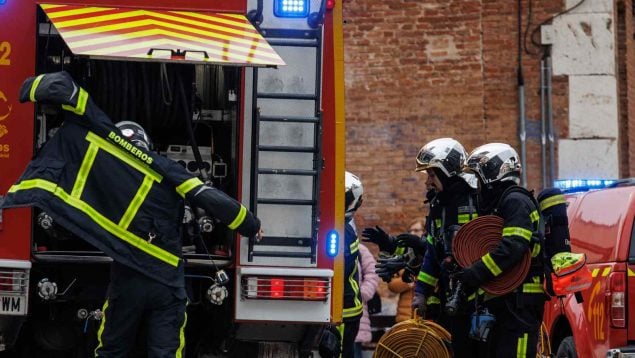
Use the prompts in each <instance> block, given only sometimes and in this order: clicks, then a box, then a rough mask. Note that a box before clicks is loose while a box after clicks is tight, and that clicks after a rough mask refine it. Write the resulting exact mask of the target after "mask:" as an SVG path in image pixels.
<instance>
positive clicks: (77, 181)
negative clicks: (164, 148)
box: [4, 72, 262, 357]
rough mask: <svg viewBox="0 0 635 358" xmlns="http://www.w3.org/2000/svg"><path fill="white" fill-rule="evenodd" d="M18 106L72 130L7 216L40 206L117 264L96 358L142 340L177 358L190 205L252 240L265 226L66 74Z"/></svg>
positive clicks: (45, 156)
mask: <svg viewBox="0 0 635 358" xmlns="http://www.w3.org/2000/svg"><path fill="white" fill-rule="evenodd" d="M20 101H21V102H26V101H32V102H40V103H42V104H52V105H61V106H62V109H63V110H65V112H64V113H65V116H64V124H63V125H62V126H61V128H60V129H59V130H58V131H57V132H56V134H55V135H54V136H53V137H52V138H51V139H50V140H49V141H48V142H47V144H46V146H45V147H44V148H43V149H42V150H41V151H40V153H38V155H37V156H36V157H35V159H34V160H33V161H32V162H31V163H29V166H28V167H27V169H26V171H25V173H24V174H23V175H22V177H21V178H20V179H19V181H18V182H17V183H16V184H14V185H13V186H12V187H11V188H10V189H9V193H8V195H7V197H6V201H5V202H4V206H5V207H14V206H24V205H35V206H38V207H40V208H41V209H43V210H44V211H46V212H47V213H49V215H51V216H52V217H53V219H54V220H55V222H57V223H59V224H60V225H61V226H63V227H64V228H65V229H67V230H69V231H70V232H72V233H73V234H74V235H76V236H78V237H80V238H82V239H84V240H86V241H87V242H89V243H90V244H92V245H94V246H95V247H97V248H98V249H100V250H102V251H103V252H104V253H105V254H107V255H108V256H110V257H112V258H113V261H114V262H113V264H112V271H111V282H110V286H109V289H108V298H107V300H106V302H105V304H104V306H103V312H104V316H103V319H102V321H101V326H100V328H99V330H98V346H97V348H96V350H95V355H96V356H97V357H124V356H127V352H128V351H129V350H130V349H131V346H132V345H133V343H134V340H135V336H136V334H137V330H138V329H140V328H141V327H142V326H143V327H144V328H145V329H146V332H147V350H148V357H175V356H177V357H179V356H181V355H182V354H183V348H184V345H185V339H184V334H183V333H184V332H183V330H184V327H185V324H186V313H185V309H186V303H187V297H186V293H185V288H184V287H185V282H184V281H185V276H184V262H183V259H182V258H181V238H180V236H179V227H180V224H181V222H182V215H183V202H184V200H187V201H188V202H189V203H190V204H192V205H195V206H198V207H200V208H202V209H204V210H205V211H206V212H208V213H209V214H210V215H212V216H213V217H215V218H216V219H218V220H219V221H220V222H222V223H224V224H225V225H227V226H228V227H229V228H230V229H234V230H237V231H238V232H239V233H240V234H242V235H245V236H250V237H251V236H256V235H257V236H258V238H260V237H261V235H262V231H261V230H260V221H259V220H258V218H256V217H255V216H254V215H253V214H251V213H250V212H249V211H247V209H246V208H245V207H244V206H242V205H241V204H240V203H239V202H237V201H236V200H234V199H232V198H230V197H229V196H227V195H226V194H224V193H223V192H221V191H219V190H217V189H215V188H212V187H210V186H208V185H205V184H204V183H203V182H201V180H199V179H198V178H196V177H194V176H192V175H191V174H189V173H188V172H187V171H186V170H185V169H184V168H182V167H181V166H180V165H179V164H177V163H176V162H173V161H172V160H170V159H168V158H165V157H163V156H160V155H158V154H157V153H155V152H152V151H151V150H149V149H150V142H149V139H148V137H147V135H146V134H145V131H144V130H143V128H141V127H140V126H138V125H137V124H135V123H133V122H122V123H120V124H119V126H115V125H114V124H112V122H111V121H110V119H109V118H108V117H107V116H106V115H105V114H104V113H103V112H102V111H101V110H100V109H99V108H98V107H97V106H96V105H95V104H94V103H93V101H92V99H91V98H90V96H89V95H88V93H86V91H84V89H82V88H81V87H79V86H78V85H77V84H76V83H75V82H74V81H73V79H72V78H71V76H70V75H69V74H68V73H66V72H57V73H51V74H45V75H40V76H37V77H31V78H28V79H27V80H26V81H25V82H24V84H23V85H22V88H21V90H20Z"/></svg>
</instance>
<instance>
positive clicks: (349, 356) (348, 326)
mask: <svg viewBox="0 0 635 358" xmlns="http://www.w3.org/2000/svg"><path fill="white" fill-rule="evenodd" d="M360 319H361V316H359V317H358V318H357V319H356V320H351V321H346V320H345V321H344V322H343V323H342V324H340V325H339V326H338V330H339V331H340V335H341V337H342V355H341V356H340V357H341V358H353V357H354V354H355V337H357V331H359V321H360Z"/></svg>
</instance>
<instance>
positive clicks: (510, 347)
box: [455, 143, 545, 358]
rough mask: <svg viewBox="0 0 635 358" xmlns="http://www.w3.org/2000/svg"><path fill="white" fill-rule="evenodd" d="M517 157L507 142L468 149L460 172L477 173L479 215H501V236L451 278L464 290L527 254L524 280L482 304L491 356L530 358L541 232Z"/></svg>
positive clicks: (538, 306) (537, 315)
mask: <svg viewBox="0 0 635 358" xmlns="http://www.w3.org/2000/svg"><path fill="white" fill-rule="evenodd" d="M521 169H522V168H521V165H520V159H519V157H518V154H517V153H516V151H515V150H514V149H513V148H512V147H511V146H509V145H507V144H502V143H490V144H485V145H483V146H480V147H478V148H476V149H474V150H473V151H472V153H470V155H469V157H468V158H467V163H466V167H465V170H466V171H469V172H472V173H474V174H476V177H477V178H478V186H479V206H480V209H481V212H482V213H484V214H485V213H486V214H493V215H497V216H499V217H501V218H502V219H503V230H502V240H501V241H500V243H499V244H498V246H497V247H496V248H495V249H494V250H492V251H490V252H489V253H487V254H485V255H484V256H483V257H482V258H481V259H480V260H478V261H476V262H475V263H474V264H472V265H471V266H469V267H466V268H464V269H463V270H462V271H460V272H459V273H457V274H455V277H456V278H457V279H459V280H460V281H461V282H462V283H463V286H464V287H465V289H466V291H467V292H474V291H475V290H476V289H477V288H478V287H479V286H480V285H481V284H483V283H485V282H488V281H490V280H492V279H494V278H495V277H498V276H499V275H501V274H502V273H504V272H508V270H513V269H514V268H515V267H514V266H515V265H516V264H518V263H519V262H520V261H521V259H522V257H523V255H526V254H527V252H528V251H530V252H531V253H532V254H531V256H532V258H531V268H530V270H529V272H528V273H527V274H526V275H525V277H524V280H523V283H522V284H521V285H520V286H518V287H517V288H516V289H515V290H514V291H512V292H511V293H508V294H505V295H502V296H498V297H495V298H492V299H491V300H487V301H486V302H485V305H486V307H487V308H488V309H489V311H490V312H491V313H493V314H494V316H495V319H496V321H495V323H494V326H493V331H492V332H491V333H490V334H489V337H487V342H488V343H489V346H490V353H489V355H488V356H490V357H500V358H503V357H505V358H507V357H535V356H536V350H537V342H538V334H539V330H540V324H541V322H542V314H543V307H544V301H545V295H544V292H543V288H542V282H543V272H544V271H543V267H542V264H543V263H542V255H541V254H540V244H539V243H540V242H541V240H542V236H543V235H544V232H543V231H544V230H543V229H542V228H541V220H542V219H541V217H540V213H539V208H538V206H537V203H536V202H535V200H534V199H533V197H532V196H531V193H530V192H528V191H527V190H525V189H522V188H520V187H518V184H519V183H520V174H521Z"/></svg>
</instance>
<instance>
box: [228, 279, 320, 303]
mask: <svg viewBox="0 0 635 358" xmlns="http://www.w3.org/2000/svg"><path fill="white" fill-rule="evenodd" d="M329 290H330V282H329V280H328V279H326V278H318V277H272V276H243V277H242V280H241V297H242V298H246V299H265V300H267V299H268V300H303V301H326V300H327V298H328V293H329Z"/></svg>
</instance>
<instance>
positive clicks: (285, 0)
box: [0, 0, 309, 17]
mask: <svg viewBox="0 0 635 358" xmlns="http://www.w3.org/2000/svg"><path fill="white" fill-rule="evenodd" d="M0 1H2V0H0ZM273 14H274V15H275V16H277V17H307V16H309V0H274V2H273Z"/></svg>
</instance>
